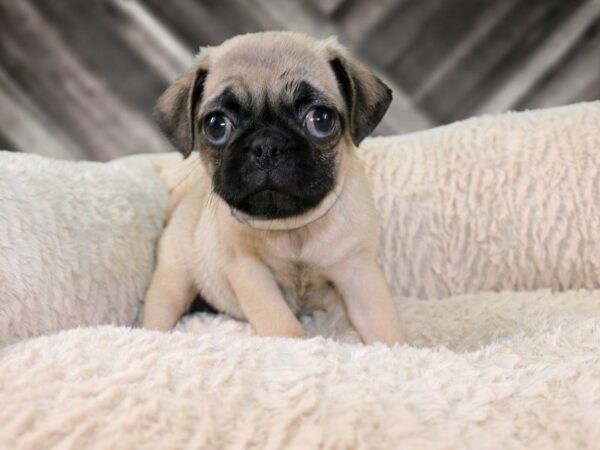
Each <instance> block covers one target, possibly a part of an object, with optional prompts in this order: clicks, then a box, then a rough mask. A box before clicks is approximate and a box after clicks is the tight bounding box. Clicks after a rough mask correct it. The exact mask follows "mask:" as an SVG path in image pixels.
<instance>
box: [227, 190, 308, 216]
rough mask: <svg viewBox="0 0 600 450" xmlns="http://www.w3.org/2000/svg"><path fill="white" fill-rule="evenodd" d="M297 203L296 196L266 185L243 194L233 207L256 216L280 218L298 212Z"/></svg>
mask: <svg viewBox="0 0 600 450" xmlns="http://www.w3.org/2000/svg"><path fill="white" fill-rule="evenodd" d="M299 203H300V202H299V199H298V198H297V197H295V196H293V195H291V194H289V193H287V192H283V191H281V190H278V189H274V188H272V187H268V188H264V189H258V190H256V191H254V192H251V193H250V194H248V195H246V196H244V198H242V199H241V201H240V202H239V203H238V204H237V205H235V207H236V208H237V209H239V210H241V211H243V212H246V213H249V214H250V215H253V216H256V217H261V218H268V219H280V218H284V217H289V216H292V215H296V214H298V213H299V212H296V211H298V204H299ZM232 206H233V205H232ZM303 209H304V208H303Z"/></svg>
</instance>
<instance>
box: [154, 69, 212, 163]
mask: <svg viewBox="0 0 600 450" xmlns="http://www.w3.org/2000/svg"><path fill="white" fill-rule="evenodd" d="M207 73H208V72H207V71H206V69H203V68H201V67H198V66H196V67H195V68H194V69H193V70H191V71H189V72H187V73H185V74H184V75H182V76H181V77H180V78H178V79H177V80H176V81H175V82H174V83H173V84H172V85H171V86H169V87H168V88H167V90H166V91H165V92H163V94H162V95H161V96H160V98H159V99H158V102H157V103H156V106H155V107H154V120H156V123H157V124H158V126H159V127H160V129H161V131H162V132H163V133H164V134H165V135H166V136H167V137H168V138H169V140H170V141H171V143H172V144H173V145H174V146H175V147H176V148H177V149H178V150H179V151H180V152H181V153H183V155H184V157H186V158H187V157H188V156H190V154H191V153H192V150H194V138H195V124H194V116H195V114H196V110H197V108H198V105H199V104H200V102H201V97H202V90H203V87H204V80H205V79H206V74H207Z"/></svg>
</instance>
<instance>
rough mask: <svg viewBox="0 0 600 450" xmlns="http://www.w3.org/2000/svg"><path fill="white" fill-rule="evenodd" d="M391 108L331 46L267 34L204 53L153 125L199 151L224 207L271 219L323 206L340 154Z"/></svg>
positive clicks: (380, 90)
mask: <svg viewBox="0 0 600 450" xmlns="http://www.w3.org/2000/svg"><path fill="white" fill-rule="evenodd" d="M390 101H391V95H390V91H389V89H388V88H387V87H386V86H385V85H384V84H383V83H381V81H379V80H378V79H377V78H376V77H375V76H374V75H373V74H372V73H370V72H369V71H368V70H367V69H365V68H364V67H363V66H361V65H360V64H359V63H358V62H356V61H355V60H353V59H351V58H350V57H348V56H347V55H346V54H345V52H344V50H343V49H342V48H341V47H339V45H337V44H336V43H335V42H334V41H332V40H327V41H318V40H315V39H311V38H309V37H306V36H303V35H299V34H296V33H287V32H267V33H258V34H250V35H243V36H238V37H235V38H233V39H230V40H228V41H226V42H225V43H223V44H222V45H221V46H219V47H214V48H209V49H205V50H204V51H203V52H202V53H201V54H200V56H199V58H198V63H197V66H196V67H194V68H193V69H192V70H191V71H190V72H188V73H187V74H186V75H184V76H183V77H182V78H180V79H179V80H178V81H176V82H175V83H174V84H173V85H172V86H171V87H170V88H169V89H168V90H167V91H166V92H165V94H163V96H162V97H161V98H160V100H159V103H158V105H157V108H156V118H157V121H158V123H159V125H160V126H161V127H162V129H163V131H164V132H165V133H166V134H167V136H169V137H170V138H171V140H172V141H173V143H174V144H175V145H176V146H177V147H178V148H179V149H180V150H181V151H182V152H183V153H184V154H185V155H186V156H187V155H189V154H190V153H191V151H192V150H193V149H194V148H198V149H199V150H200V154H201V157H202V160H203V162H204V165H205V167H206V169H207V171H208V173H209V174H210V175H211V176H212V183H213V189H214V191H215V192H216V193H217V194H218V195H219V196H220V197H221V198H222V199H223V200H224V201H226V202H227V203H228V204H229V205H231V206H232V207H233V208H236V209H237V210H240V211H242V212H244V213H246V214H249V215H251V216H254V217H257V218H267V219H278V218H287V217H292V216H296V215H299V214H302V213H305V212H307V211H308V210H310V209H312V208H314V207H316V206H317V205H318V204H319V203H320V202H321V200H322V199H323V198H324V197H325V196H326V195H327V194H328V193H329V192H330V191H331V190H332V189H333V188H334V187H335V185H336V181H337V180H338V179H339V178H340V177H341V176H344V174H343V163H342V162H343V155H344V153H345V152H347V151H349V148H350V147H352V146H353V145H356V144H358V142H360V140H362V139H363V138H364V137H365V136H366V135H368V134H369V133H370V132H371V131H372V130H373V128H374V127H375V126H376V125H377V123H378V122H379V121H380V119H381V118H382V116H383V114H384V113H385V111H386V109H387V107H388V105H389V103H390Z"/></svg>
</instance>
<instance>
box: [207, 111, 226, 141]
mask: <svg viewBox="0 0 600 450" xmlns="http://www.w3.org/2000/svg"><path fill="white" fill-rule="evenodd" d="M202 130H203V132H204V135H205V136H206V138H207V139H208V140H209V141H210V143H211V144H214V145H223V144H225V142H227V140H228V139H229V137H230V136H231V131H232V130H233V124H232V123H231V120H229V118H228V117H227V116H226V115H225V114H221V113H213V114H210V115H208V116H207V117H206V118H205V119H204V122H203V125H202Z"/></svg>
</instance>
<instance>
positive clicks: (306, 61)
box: [203, 40, 343, 108]
mask: <svg viewBox="0 0 600 450" xmlns="http://www.w3.org/2000/svg"><path fill="white" fill-rule="evenodd" d="M300 86H304V88H306V86H309V87H311V88H313V89H314V90H316V91H319V92H321V93H322V94H323V95H324V96H326V97H327V98H328V99H329V100H330V102H331V103H332V104H333V106H336V107H338V108H342V107H343V99H342V96H341V93H340V91H339V89H338V86H337V81H336V79H335V75H334V73H333V70H332V69H331V67H330V65H329V61H328V59H327V55H326V54H325V52H324V50H323V49H320V48H314V47H311V46H308V45H302V44H299V43H294V42H281V41H276V42H269V41H268V40H259V41H254V42H249V43H247V44H244V43H242V44H238V45H235V46H229V47H225V48H219V49H218V51H217V52H215V54H214V55H211V60H210V65H209V69H208V75H207V77H206V81H205V84H204V101H203V103H204V104H208V103H210V102H211V101H212V100H214V99H215V98H216V97H217V96H219V95H220V94H222V93H223V92H224V91H225V90H227V91H230V92H233V93H234V94H235V95H236V96H238V97H241V98H252V99H257V100H258V99H266V100H268V101H270V102H272V103H276V102H278V101H280V100H281V99H285V98H287V97H290V96H291V95H293V93H296V94H297V92H298V88H299V87H300ZM294 95H295V94H294Z"/></svg>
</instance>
